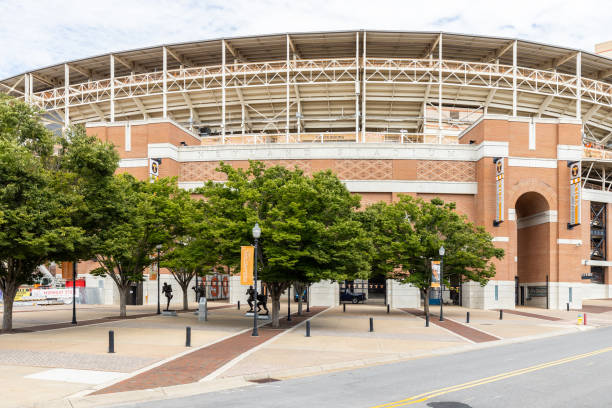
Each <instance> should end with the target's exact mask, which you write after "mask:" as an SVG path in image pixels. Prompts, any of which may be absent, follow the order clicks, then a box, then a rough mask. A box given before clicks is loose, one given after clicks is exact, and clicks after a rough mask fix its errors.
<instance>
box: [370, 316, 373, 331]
mask: <svg viewBox="0 0 612 408" xmlns="http://www.w3.org/2000/svg"><path fill="white" fill-rule="evenodd" d="M370 331H371V332H373V331H374V318H373V317H370Z"/></svg>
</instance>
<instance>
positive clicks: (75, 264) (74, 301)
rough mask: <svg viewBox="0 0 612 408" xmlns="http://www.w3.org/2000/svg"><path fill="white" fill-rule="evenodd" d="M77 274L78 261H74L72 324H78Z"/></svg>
mask: <svg viewBox="0 0 612 408" xmlns="http://www.w3.org/2000/svg"><path fill="white" fill-rule="evenodd" d="M76 275H77V261H74V262H73V263H72V324H77V319H76Z"/></svg>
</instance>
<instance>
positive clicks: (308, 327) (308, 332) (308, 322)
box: [306, 320, 310, 337]
mask: <svg viewBox="0 0 612 408" xmlns="http://www.w3.org/2000/svg"><path fill="white" fill-rule="evenodd" d="M306 337H310V320H308V321H306Z"/></svg>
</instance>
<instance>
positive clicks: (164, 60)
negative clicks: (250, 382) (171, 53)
mask: <svg viewBox="0 0 612 408" xmlns="http://www.w3.org/2000/svg"><path fill="white" fill-rule="evenodd" d="M162 50H163V52H162V65H163V68H162V70H163V76H164V77H163V79H162V84H163V90H162V92H163V93H162V113H163V117H164V119H167V118H168V50H167V49H166V47H163V48H162Z"/></svg>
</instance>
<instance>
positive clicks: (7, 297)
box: [2, 284, 17, 333]
mask: <svg viewBox="0 0 612 408" xmlns="http://www.w3.org/2000/svg"><path fill="white" fill-rule="evenodd" d="M16 294H17V286H16V285H12V284H11V285H9V284H7V285H6V290H5V291H3V292H2V296H3V297H4V300H3V301H4V311H3V314H2V333H8V332H10V331H11V330H13V303H14V302H15V295H16Z"/></svg>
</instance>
